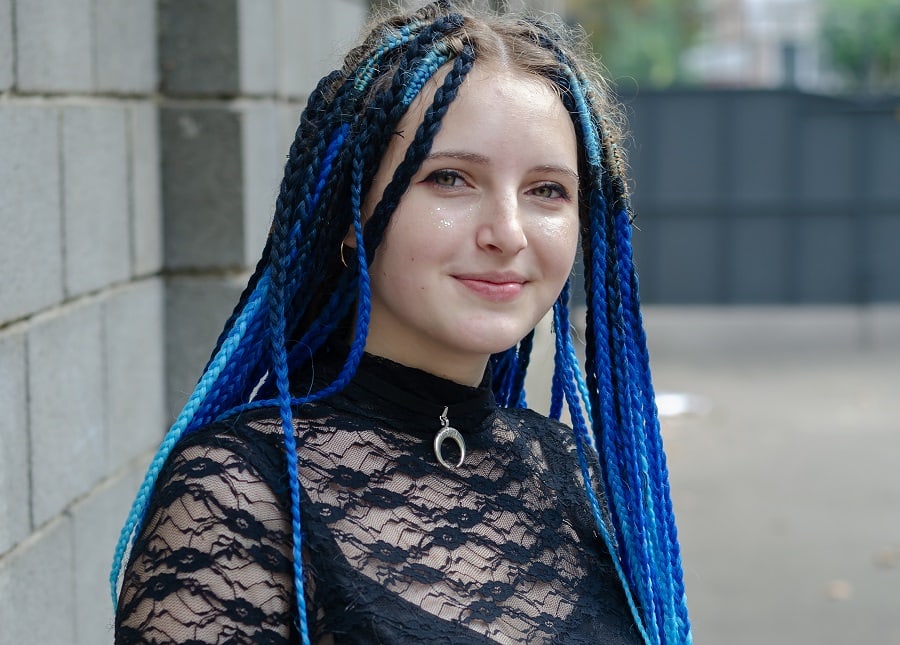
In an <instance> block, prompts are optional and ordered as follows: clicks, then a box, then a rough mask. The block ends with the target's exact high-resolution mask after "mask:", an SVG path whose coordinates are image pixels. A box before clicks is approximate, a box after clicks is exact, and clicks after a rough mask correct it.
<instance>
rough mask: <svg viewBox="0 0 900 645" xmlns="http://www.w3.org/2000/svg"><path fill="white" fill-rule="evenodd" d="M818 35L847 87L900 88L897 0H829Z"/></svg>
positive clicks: (899, 33)
mask: <svg viewBox="0 0 900 645" xmlns="http://www.w3.org/2000/svg"><path fill="white" fill-rule="evenodd" d="M821 38H822V46H823V49H824V51H825V54H826V56H828V58H829V60H830V63H831V66H832V68H833V69H834V70H835V72H837V73H838V74H839V75H840V76H841V78H842V79H843V80H844V82H845V83H846V85H847V87H848V89H854V90H866V91H879V90H897V89H900V0H828V2H827V3H826V6H825V11H824V14H823V17H822V31H821Z"/></svg>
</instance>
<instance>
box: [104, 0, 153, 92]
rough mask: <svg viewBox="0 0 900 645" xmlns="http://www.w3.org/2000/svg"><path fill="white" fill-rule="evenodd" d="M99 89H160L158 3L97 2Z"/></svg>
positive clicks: (133, 0)
mask: <svg viewBox="0 0 900 645" xmlns="http://www.w3.org/2000/svg"><path fill="white" fill-rule="evenodd" d="M93 15H94V41H95V42H94V47H95V56H94V60H95V62H96V75H97V78H96V86H97V89H99V90H101V91H108V92H127V93H150V92H153V91H154V90H155V89H156V3H155V2H154V0H129V1H128V2H120V1H119V0H94V12H93Z"/></svg>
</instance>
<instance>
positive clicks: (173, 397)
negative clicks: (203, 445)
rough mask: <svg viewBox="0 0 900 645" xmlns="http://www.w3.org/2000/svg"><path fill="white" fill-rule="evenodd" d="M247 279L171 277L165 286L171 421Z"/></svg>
mask: <svg viewBox="0 0 900 645" xmlns="http://www.w3.org/2000/svg"><path fill="white" fill-rule="evenodd" d="M246 278H247V276H240V277H225V278H223V277H213V278H204V277H172V278H170V279H169V280H168V281H167V282H166V334H165V339H166V375H167V376H168V393H167V405H168V407H169V411H170V413H171V417H172V419H173V420H174V418H175V417H177V416H178V412H179V411H180V410H181V408H182V407H183V406H184V404H185V402H187V400H188V397H190V395H191V392H193V391H194V386H195V385H196V384H197V381H198V380H199V379H200V375H201V373H202V370H203V367H204V366H205V365H206V362H207V360H209V356H210V354H211V353H212V350H213V348H214V346H215V342H216V338H218V337H219V333H220V332H221V331H222V328H223V327H224V325H225V321H226V320H227V319H228V317H229V316H230V315H231V312H232V310H233V309H234V306H235V305H236V304H237V301H238V298H239V297H240V294H241V291H243V289H244V285H245V284H246Z"/></svg>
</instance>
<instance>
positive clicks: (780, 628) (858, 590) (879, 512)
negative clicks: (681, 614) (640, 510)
mask: <svg viewBox="0 0 900 645" xmlns="http://www.w3.org/2000/svg"><path fill="white" fill-rule="evenodd" d="M645 319H646V321H647V326H648V334H649V337H650V344H651V353H652V360H653V367H654V375H655V383H656V388H657V390H658V391H659V392H662V393H666V392H679V393H689V394H691V395H693V396H694V397H697V398H695V399H694V401H695V402H696V401H699V402H700V403H701V406H700V407H701V409H700V411H699V412H698V413H694V414H684V415H680V416H675V417H667V418H665V419H664V420H663V433H664V437H665V441H666V448H667V451H668V455H669V468H670V476H671V483H672V491H673V500H674V504H675V507H676V513H677V515H678V521H679V529H680V535H681V541H682V549H683V558H684V563H685V575H686V584H687V589H688V594H689V603H690V607H691V612H692V620H693V623H694V634H695V641H696V642H697V643H698V645H704V644H726V645H744V644H750V643H753V644H758V643H766V644H768V645H779V644H788V643H790V644H800V645H805V644H816V645H832V644H834V645H837V644H841V645H843V644H845V643H852V644H854V645H863V644H869V643H873V644H874V643H879V644H880V643H889V644H898V645H900V432H898V430H900V427H898V426H900V342H898V341H900V315H898V310H886V311H880V312H875V313H872V312H861V311H859V310H827V309H814V310H706V311H703V310H683V311H680V312H679V311H672V310H654V309H650V310H648V311H647V312H645ZM704 408H705V409H704Z"/></svg>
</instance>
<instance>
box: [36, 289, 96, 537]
mask: <svg viewBox="0 0 900 645" xmlns="http://www.w3.org/2000/svg"><path fill="white" fill-rule="evenodd" d="M101 327H102V305H101V303H99V302H97V301H92V302H88V303H87V304H83V305H80V306H77V307H65V308H61V309H59V310H57V311H54V313H53V315H52V316H49V315H47V316H44V317H41V318H40V319H39V318H36V319H35V320H34V325H33V327H32V328H31V329H30V331H29V333H28V392H29V397H28V406H29V418H30V424H31V479H32V486H33V490H32V518H33V521H34V524H35V526H40V525H41V524H43V523H45V522H47V521H48V520H50V518H52V517H53V516H55V515H57V514H58V513H59V512H60V511H62V510H63V509H64V508H65V507H66V506H68V505H69V504H70V503H71V502H72V501H73V500H74V499H76V498H77V497H79V496H80V495H83V494H84V493H86V492H87V491H88V490H90V488H91V486H93V485H94V484H95V483H96V482H97V481H98V480H99V479H100V478H101V477H102V475H103V473H104V472H105V470H106V445H107V440H106V427H105V414H104V408H105V406H104V383H103V343H102V341H101Z"/></svg>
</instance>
